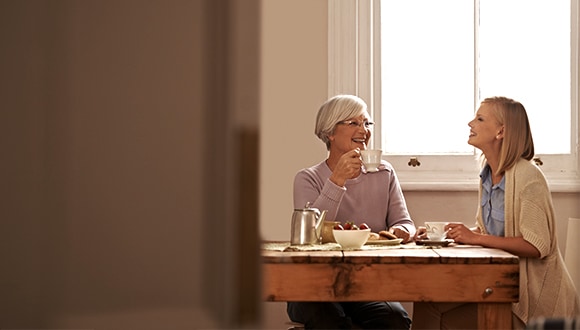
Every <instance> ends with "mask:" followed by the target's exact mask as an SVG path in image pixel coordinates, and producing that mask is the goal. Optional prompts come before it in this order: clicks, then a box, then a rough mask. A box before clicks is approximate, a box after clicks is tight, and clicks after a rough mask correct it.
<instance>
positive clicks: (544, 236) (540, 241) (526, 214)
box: [517, 181, 554, 258]
mask: <svg viewBox="0 0 580 330" xmlns="http://www.w3.org/2000/svg"><path fill="white" fill-rule="evenodd" d="M549 195H550V193H549V191H548V190H547V186H545V185H543V184H542V182H538V181H530V182H529V183H528V184H526V185H525V187H524V189H523V190H522V191H521V192H520V200H521V202H520V204H519V210H517V212H518V213H519V217H517V219H519V221H520V224H519V228H520V232H521V235H522V237H523V238H524V239H525V240H526V241H528V242H529V243H530V244H532V245H533V246H535V247H536V249H538V251H539V252H540V258H544V257H545V256H547V255H549V254H550V253H551V250H552V242H553V241H554V240H553V236H554V219H553V216H552V215H553V212H552V210H551V207H550V205H551V204H550V200H549Z"/></svg>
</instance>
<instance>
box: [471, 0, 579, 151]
mask: <svg viewBox="0 0 580 330" xmlns="http://www.w3.org/2000/svg"><path fill="white" fill-rule="evenodd" d="M540 22H541V23H540ZM478 39H479V41H478V44H479V85H480V92H481V95H480V97H481V98H485V97H488V96H498V95H501V96H507V97H511V98H513V99H516V100H517V101H520V102H522V104H523V105H524V106H525V107H526V110H527V112H528V117H529V119H530V125H531V126H532V134H533V135H534V145H535V147H536V153H542V154H558V153H569V152H570V119H571V118H570V114H571V112H570V100H571V98H570V3H569V1H562V0H559V1H553V0H510V1H505V0H493V1H490V0H481V1H480V26H479V36H478Z"/></svg>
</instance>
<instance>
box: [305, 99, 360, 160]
mask: <svg viewBox="0 0 580 330" xmlns="http://www.w3.org/2000/svg"><path fill="white" fill-rule="evenodd" d="M366 113H367V104H366V103H365V101H363V100H362V99H361V98H360V97H358V96H354V95H336V96H334V97H331V98H330V99H328V100H327V101H326V102H324V103H323V104H322V106H321V107H320V109H319V110H318V115H317V116H316V125H315V126H314V134H316V136H318V138H319V139H321V140H322V142H324V143H325V144H326V150H330V139H329V138H328V137H329V136H330V135H332V134H333V133H334V129H335V128H336V124H338V123H339V122H341V121H343V120H348V119H350V118H354V117H358V116H360V115H362V114H366Z"/></svg>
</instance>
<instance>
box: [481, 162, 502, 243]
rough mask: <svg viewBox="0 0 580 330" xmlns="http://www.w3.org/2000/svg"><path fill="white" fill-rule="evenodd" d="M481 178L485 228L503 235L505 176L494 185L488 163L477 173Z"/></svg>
mask: <svg viewBox="0 0 580 330" xmlns="http://www.w3.org/2000/svg"><path fill="white" fill-rule="evenodd" d="M479 177H480V178H481V184H482V190H481V216H482V220H483V225H484V226H485V230H486V231H487V232H488V233H489V234H490V235H495V236H504V235H505V225H504V224H505V221H504V220H505V217H504V215H505V211H504V196H505V176H504V177H503V178H501V181H500V182H499V183H498V184H496V185H495V186H494V185H493V184H492V182H491V170H490V168H489V165H486V166H485V168H484V169H483V170H482V171H481V173H480V174H479Z"/></svg>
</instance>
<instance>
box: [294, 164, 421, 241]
mask: <svg viewBox="0 0 580 330" xmlns="http://www.w3.org/2000/svg"><path fill="white" fill-rule="evenodd" d="M331 174H332V171H331V170H330V168H329V167H328V165H327V164H326V161H323V162H321V163H319V164H317V165H314V166H312V167H309V168H305V169H303V170H300V171H299V172H298V173H297V174H296V177H295V178H294V207H295V208H297V209H302V208H304V207H305V206H306V203H307V202H310V206H311V207H315V208H318V209H319V210H328V213H327V214H326V220H327V221H340V222H342V223H343V224H344V223H345V222H346V221H353V222H354V223H355V224H357V225H358V224H360V223H362V222H366V223H367V224H368V225H369V226H370V227H371V230H372V231H373V232H379V231H380V230H385V229H389V228H391V227H393V226H399V227H404V228H405V229H407V231H408V232H409V233H410V234H411V237H412V236H413V235H414V234H415V230H416V229H415V225H414V223H413V220H411V217H410V215H409V211H408V210H407V205H406V203H405V198H404V197H403V192H402V190H401V186H400V184H399V180H398V179H397V175H396V174H395V170H394V169H393V167H392V165H391V164H390V163H388V162H386V161H382V162H381V165H380V167H379V171H378V172H369V173H366V171H365V170H364V168H363V171H362V173H361V174H360V175H359V176H358V177H357V178H354V179H351V180H347V181H346V183H345V186H344V187H340V186H337V185H336V184H334V183H333V182H332V181H330V180H329V178H330V175H331Z"/></svg>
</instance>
